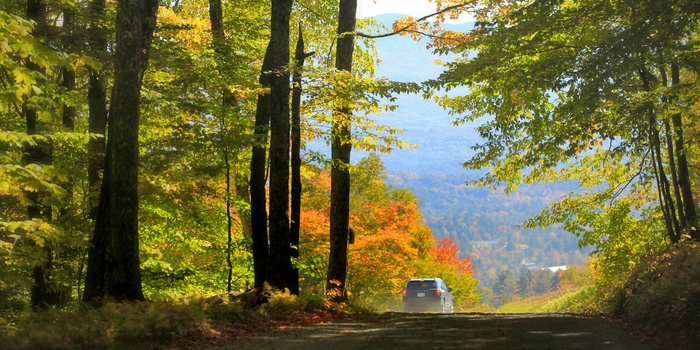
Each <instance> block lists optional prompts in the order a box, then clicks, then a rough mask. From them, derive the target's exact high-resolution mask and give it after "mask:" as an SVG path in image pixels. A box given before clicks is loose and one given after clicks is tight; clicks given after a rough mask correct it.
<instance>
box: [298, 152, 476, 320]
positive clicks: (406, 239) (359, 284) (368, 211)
mask: <svg viewBox="0 0 700 350" xmlns="http://www.w3.org/2000/svg"><path fill="white" fill-rule="evenodd" d="M383 172H384V167H383V165H382V164H381V160H380V159H379V158H378V157H376V156H373V155H370V156H369V157H367V158H364V159H362V160H361V161H360V162H359V163H358V164H357V165H356V166H354V167H353V169H352V179H353V181H352V186H351V205H350V206H351V208H350V225H351V227H352V229H353V232H354V234H355V239H354V243H353V244H351V245H350V249H349V261H348V280H347V284H348V291H349V294H350V298H351V300H352V301H354V302H356V303H359V304H363V305H368V306H372V307H375V308H377V309H397V308H399V307H400V305H401V291H402V289H403V287H404V285H405V283H406V280H407V279H409V278H411V277H417V276H423V277H441V278H443V279H444V280H445V281H447V283H448V285H449V286H450V287H452V288H453V294H454V295H455V298H456V301H457V303H458V304H457V309H458V310H459V309H464V308H465V307H466V306H468V305H471V304H473V303H475V302H476V301H477V300H478V294H477V292H476V280H475V279H474V278H473V276H472V268H473V265H472V264H471V263H470V262H469V258H465V259H460V258H459V257H458V250H459V249H458V246H457V245H456V244H455V243H454V241H452V240H451V239H443V240H441V241H440V242H439V243H438V242H436V240H435V238H434V237H433V234H432V231H431V230H430V228H429V227H428V226H427V225H426V224H425V222H424V219H423V216H422V214H421V212H420V209H419V206H418V201H417V199H416V198H415V196H414V195H413V194H412V193H411V192H409V191H407V190H405V189H395V188H392V187H391V186H389V185H387V184H386V183H385V182H384V178H383ZM304 174H305V176H304V195H303V199H302V218H301V244H300V258H299V261H298V262H297V263H298V266H299V267H300V271H301V276H302V286H303V287H304V288H303V289H304V290H307V291H310V292H321V291H322V290H323V283H324V276H325V275H324V273H325V269H326V266H325V264H326V262H327V254H328V247H329V240H328V226H329V225H330V219H329V209H330V208H329V201H328V197H329V193H330V175H329V174H328V171H327V170H322V169H318V168H313V167H310V166H307V167H306V168H305V172H304Z"/></svg>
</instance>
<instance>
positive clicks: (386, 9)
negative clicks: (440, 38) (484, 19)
mask: <svg viewBox="0 0 700 350" xmlns="http://www.w3.org/2000/svg"><path fill="white" fill-rule="evenodd" d="M434 12H435V4H434V3H431V2H430V1H428V0H358V1H357V17H358V18H365V17H372V16H376V15H380V14H383V13H399V14H402V15H409V16H413V17H415V18H419V17H423V16H425V15H429V14H431V13H434ZM464 21H468V19H465V20H464ZM450 22H453V21H450ZM457 22H461V21H457Z"/></svg>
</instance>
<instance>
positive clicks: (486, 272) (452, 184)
mask: <svg viewBox="0 0 700 350" xmlns="http://www.w3.org/2000/svg"><path fill="white" fill-rule="evenodd" d="M465 180H466V179H465V178H464V177H462V176H459V175H449V174H423V175H417V174H414V173H410V172H388V173H387V182H388V183H390V184H392V185H393V186H396V187H405V188H408V189H410V190H411V191H412V192H413V193H415V194H416V196H417V197H418V198H419V199H420V201H421V205H420V207H421V211H422V212H423V214H424V215H425V217H426V221H427V223H428V225H429V226H430V228H431V229H432V230H433V233H434V234H435V235H436V236H437V237H453V238H455V241H456V242H458V243H459V245H460V248H461V253H462V254H463V255H465V256H466V255H469V256H471V257H472V261H473V262H474V263H476V264H477V269H476V270H477V272H478V273H479V277H480V279H481V281H482V283H484V284H486V285H490V284H491V283H492V279H493V278H494V277H495V276H496V275H497V273H498V271H500V270H501V269H503V268H508V269H511V270H518V269H520V268H521V266H522V263H523V262H528V263H534V264H535V266H538V267H542V268H544V267H549V266H559V265H570V264H580V263H582V262H584V261H585V260H586V255H587V250H584V251H581V250H580V249H579V248H578V239H577V237H576V236H574V235H572V234H570V233H567V232H564V231H562V230H561V228H560V227H550V228H548V229H533V230H524V229H520V228H518V226H519V225H520V224H522V223H523V221H524V220H525V219H526V218H528V217H532V216H534V215H536V214H537V213H539V212H540V211H541V210H542V209H544V208H546V207H547V205H548V204H549V203H552V202H554V201H556V200H558V199H560V198H561V197H562V196H564V195H566V194H567V193H569V192H571V191H572V190H573V189H574V188H573V185H572V184H568V183H560V184H539V185H532V186H524V187H522V188H520V189H518V190H517V191H515V192H514V193H511V194H510V195H505V193H503V191H495V190H492V189H488V188H482V187H468V186H466V185H465V184H464V182H465Z"/></svg>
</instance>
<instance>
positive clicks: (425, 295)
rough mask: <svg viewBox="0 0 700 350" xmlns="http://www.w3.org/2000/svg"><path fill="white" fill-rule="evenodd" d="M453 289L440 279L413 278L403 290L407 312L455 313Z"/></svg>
mask: <svg viewBox="0 0 700 350" xmlns="http://www.w3.org/2000/svg"><path fill="white" fill-rule="evenodd" d="M451 291H452V288H447V285H445V282H444V281H443V280H441V279H439V278H411V279H410V280H408V282H407V283H406V288H405V289H404V290H403V298H401V300H402V301H403V309H404V311H405V312H421V311H429V312H442V313H452V312H454V304H453V299H452V293H450V292H451Z"/></svg>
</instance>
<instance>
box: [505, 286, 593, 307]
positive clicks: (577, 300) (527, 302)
mask: <svg viewBox="0 0 700 350" xmlns="http://www.w3.org/2000/svg"><path fill="white" fill-rule="evenodd" d="M595 298H596V293H595V286H587V287H583V288H581V289H578V290H576V291H571V292H565V291H557V292H552V293H548V294H543V295H538V296H536V297H531V298H524V299H519V300H516V301H512V302H510V303H507V304H505V305H502V306H501V307H500V308H498V310H496V311H495V312H496V313H561V312H566V313H580V314H585V313H594V312H595V308H594V307H592V306H591V305H594V304H595V303H594V301H595Z"/></svg>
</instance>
